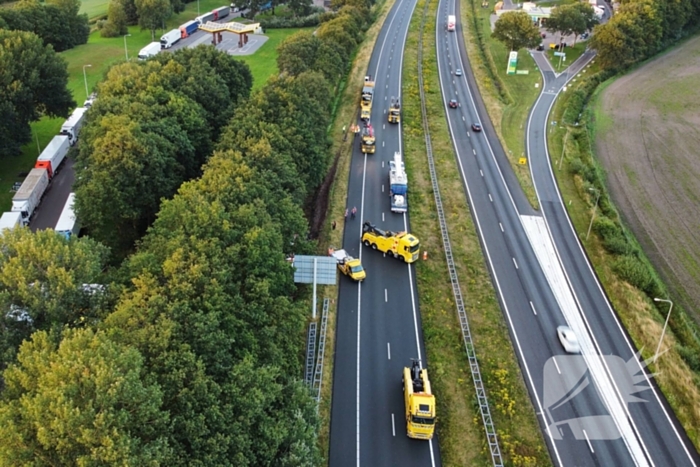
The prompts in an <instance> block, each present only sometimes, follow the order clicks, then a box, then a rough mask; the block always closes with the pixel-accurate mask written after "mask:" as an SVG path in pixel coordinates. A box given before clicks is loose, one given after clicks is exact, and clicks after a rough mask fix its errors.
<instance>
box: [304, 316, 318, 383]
mask: <svg viewBox="0 0 700 467" xmlns="http://www.w3.org/2000/svg"><path fill="white" fill-rule="evenodd" d="M315 353H316V322H315V321H312V322H311V323H309V335H308V337H307V339H306V372H305V374H304V381H306V384H308V385H309V387H311V383H312V382H313V377H314V361H315Z"/></svg>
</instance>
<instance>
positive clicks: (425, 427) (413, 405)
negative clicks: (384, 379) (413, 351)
mask: <svg viewBox="0 0 700 467" xmlns="http://www.w3.org/2000/svg"><path fill="white" fill-rule="evenodd" d="M403 395H404V401H405V403H406V434H407V435H408V437H409V438H415V439H426V440H428V439H432V437H433V433H434V432H435V421H436V414H435V396H434V395H433V393H432V390H431V388H430V379H428V370H427V369H425V368H421V367H420V362H419V361H416V360H414V361H413V364H412V365H411V368H406V367H404V369H403Z"/></svg>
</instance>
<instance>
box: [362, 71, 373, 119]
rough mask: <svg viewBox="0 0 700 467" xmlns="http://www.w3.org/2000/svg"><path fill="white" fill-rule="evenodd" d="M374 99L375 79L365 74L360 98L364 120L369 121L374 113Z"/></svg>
mask: <svg viewBox="0 0 700 467" xmlns="http://www.w3.org/2000/svg"><path fill="white" fill-rule="evenodd" d="M372 99H374V81H372V78H371V77H370V76H365V83H364V85H363V86H362V98H361V99H360V118H361V119H362V120H364V121H369V119H370V116H371V115H372Z"/></svg>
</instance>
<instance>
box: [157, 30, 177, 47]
mask: <svg viewBox="0 0 700 467" xmlns="http://www.w3.org/2000/svg"><path fill="white" fill-rule="evenodd" d="M180 39H182V32H180V30H179V29H173V30H172V31H169V32H166V33H165V34H163V35H162V36H161V38H160V48H161V49H169V48H170V47H172V46H173V45H175V44H176V43H177V42H178V41H179V40H180Z"/></svg>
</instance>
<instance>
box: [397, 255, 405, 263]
mask: <svg viewBox="0 0 700 467" xmlns="http://www.w3.org/2000/svg"><path fill="white" fill-rule="evenodd" d="M397 256H398V254H397ZM398 258H399V259H400V260H401V262H402V263H405V262H406V258H404V257H403V256H398Z"/></svg>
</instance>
